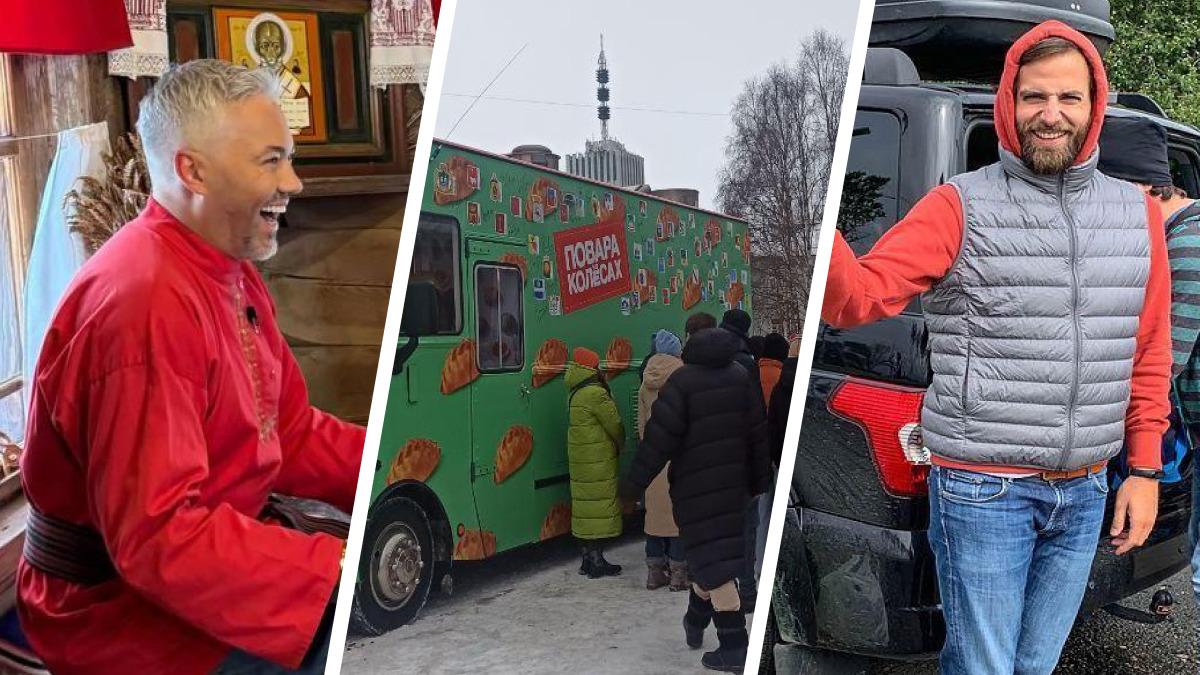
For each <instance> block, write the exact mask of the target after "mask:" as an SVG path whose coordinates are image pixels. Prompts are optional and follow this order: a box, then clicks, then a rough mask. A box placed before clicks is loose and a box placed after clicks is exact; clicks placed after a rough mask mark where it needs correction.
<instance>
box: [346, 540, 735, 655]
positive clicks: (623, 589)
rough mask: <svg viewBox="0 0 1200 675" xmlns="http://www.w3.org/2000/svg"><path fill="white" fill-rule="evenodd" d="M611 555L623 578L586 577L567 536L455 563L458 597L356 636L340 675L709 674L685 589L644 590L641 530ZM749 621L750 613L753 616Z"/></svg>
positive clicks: (711, 640)
mask: <svg viewBox="0 0 1200 675" xmlns="http://www.w3.org/2000/svg"><path fill="white" fill-rule="evenodd" d="M627 531H628V534H626V535H625V536H624V537H622V538H621V539H620V540H618V542H617V543H616V545H614V546H613V547H611V549H610V551H609V552H607V553H606V554H605V556H606V557H607V558H608V559H609V561H611V562H614V563H616V564H618V565H621V566H623V567H624V570H622V573H621V575H620V576H617V577H610V578H605V579H595V580H592V579H588V578H587V577H583V576H580V575H579V574H578V573H577V571H578V569H579V558H578V556H577V554H576V552H575V548H574V543H573V542H572V541H571V539H570V538H569V537H562V538H559V539H558V540H555V541H553V542H548V543H546V544H539V545H535V546H530V547H526V548H524V549H520V550H518V551H514V552H512V553H509V554H505V555H501V556H498V557H497V558H494V559H492V560H488V561H483V562H479V563H469V564H468V563H461V564H456V565H455V571H454V594H453V595H452V596H451V597H448V598H447V597H445V596H437V595H432V596H430V600H429V603H428V604H427V605H426V606H425V609H424V610H423V611H422V612H421V614H420V615H419V616H418V617H417V620H416V621H415V622H414V623H412V624H410V625H408V626H405V627H403V628H400V629H398V630H396V631H393V632H391V633H388V634H386V635H383V636H381V637H377V638H364V637H361V636H354V635H351V636H350V640H349V643H348V644H347V647H346V655H345V659H344V661H343V663H342V672H343V673H346V674H350V673H431V674H432V673H482V672H520V673H525V674H529V675H536V674H541V673H545V674H550V673H553V674H554V675H564V674H565V675H575V674H581V673H588V674H589V675H590V674H592V673H597V674H602V673H614V674H616V673H619V674H621V675H626V674H633V673H655V674H660V673H661V674H663V675H671V674H675V673H688V674H693V673H703V672H711V671H706V670H704V669H703V668H702V667H701V666H700V656H701V654H703V653H704V652H705V651H708V650H711V649H716V646H717V638H716V633H715V632H714V630H713V629H712V628H711V627H710V628H709V629H708V632H707V633H706V634H705V636H704V637H705V640H704V649H702V650H695V651H693V650H690V649H688V647H687V645H686V644H684V642H683V627H682V623H681V621H682V619H683V612H684V610H685V609H686V607H687V593H684V592H679V593H672V592H670V591H669V590H667V589H666V588H662V589H659V590H657V591H647V590H646V586H645V584H646V564H645V554H644V552H643V548H642V546H643V541H644V540H643V536H642V534H641V528H640V527H637V526H636V525H631V526H630V527H628V529H627ZM749 618H750V617H747V619H749Z"/></svg>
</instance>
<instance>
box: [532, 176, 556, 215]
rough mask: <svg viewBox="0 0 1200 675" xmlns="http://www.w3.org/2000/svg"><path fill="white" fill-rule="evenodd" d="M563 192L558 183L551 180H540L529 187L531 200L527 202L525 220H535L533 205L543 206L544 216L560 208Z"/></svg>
mask: <svg viewBox="0 0 1200 675" xmlns="http://www.w3.org/2000/svg"><path fill="white" fill-rule="evenodd" d="M561 195H562V191H561V190H560V189H559V187H558V183H556V182H554V181H553V180H550V179H549V178H538V179H537V180H535V181H533V185H530V186H529V198H528V199H526V200H525V220H534V217H533V205H534V204H541V205H542V214H543V216H545V214H547V213H552V212H553V211H554V210H555V209H557V208H558V204H559V197H560V196H561Z"/></svg>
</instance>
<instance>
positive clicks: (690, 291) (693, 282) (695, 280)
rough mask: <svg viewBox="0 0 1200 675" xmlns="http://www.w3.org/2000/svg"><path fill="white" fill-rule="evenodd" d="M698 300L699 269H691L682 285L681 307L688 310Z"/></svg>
mask: <svg viewBox="0 0 1200 675" xmlns="http://www.w3.org/2000/svg"><path fill="white" fill-rule="evenodd" d="M698 302H700V271H699V270H692V273H691V274H689V275H688V278H687V283H685V284H684V285H683V309H684V310H689V309H691V308H692V307H694V306H695V305H696V303H698Z"/></svg>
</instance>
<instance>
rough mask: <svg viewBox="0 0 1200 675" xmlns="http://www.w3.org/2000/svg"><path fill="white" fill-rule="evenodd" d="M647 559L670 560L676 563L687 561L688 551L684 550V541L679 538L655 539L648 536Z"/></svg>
mask: <svg viewBox="0 0 1200 675" xmlns="http://www.w3.org/2000/svg"><path fill="white" fill-rule="evenodd" d="M646 557H647V558H670V559H671V560H673V561H675V562H684V561H685V560H687V551H686V550H685V549H684V548H683V539H680V538H679V537H655V536H653V535H649V534H648V535H646Z"/></svg>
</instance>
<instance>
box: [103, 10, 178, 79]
mask: <svg viewBox="0 0 1200 675" xmlns="http://www.w3.org/2000/svg"><path fill="white" fill-rule="evenodd" d="M125 13H126V14H128V15H129V31H130V33H132V34H133V46H132V47H130V48H129V49H118V50H116V51H111V52H109V53H108V74H109V75H113V76H117V75H121V76H124V77H129V78H135V79H136V78H138V77H158V76H160V75H162V74H163V73H165V72H167V64H168V57H167V2H166V0H125Z"/></svg>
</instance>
